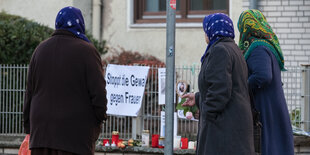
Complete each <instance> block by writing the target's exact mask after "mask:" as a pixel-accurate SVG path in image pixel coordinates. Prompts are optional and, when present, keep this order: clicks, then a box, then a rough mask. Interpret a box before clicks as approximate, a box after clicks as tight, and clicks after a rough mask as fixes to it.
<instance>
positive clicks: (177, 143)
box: [173, 136, 181, 149]
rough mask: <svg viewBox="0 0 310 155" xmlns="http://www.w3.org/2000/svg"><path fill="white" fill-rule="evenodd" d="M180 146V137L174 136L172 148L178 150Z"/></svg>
mask: <svg viewBox="0 0 310 155" xmlns="http://www.w3.org/2000/svg"><path fill="white" fill-rule="evenodd" d="M180 145H181V136H175V137H174V140H173V148H174V149H179V148H180Z"/></svg>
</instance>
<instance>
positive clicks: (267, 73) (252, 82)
mask: <svg viewBox="0 0 310 155" xmlns="http://www.w3.org/2000/svg"><path fill="white" fill-rule="evenodd" d="M266 50H267V49H265V48H264V47H262V46H259V47H257V48H255V49H254V50H253V51H252V53H251V55H250V56H249V58H248V59H247V64H248V69H249V73H250V75H249V78H248V83H249V86H250V88H252V89H257V88H262V87H264V86H265V85H268V84H269V83H270V82H271V80H272V64H271V63H272V62H271V57H270V55H269V54H268V52H267V51H266Z"/></svg>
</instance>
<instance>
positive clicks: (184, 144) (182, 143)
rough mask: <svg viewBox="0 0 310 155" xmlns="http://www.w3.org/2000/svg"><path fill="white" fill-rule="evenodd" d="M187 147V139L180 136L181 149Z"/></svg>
mask: <svg viewBox="0 0 310 155" xmlns="http://www.w3.org/2000/svg"><path fill="white" fill-rule="evenodd" d="M187 148H188V139H187V138H181V149H187Z"/></svg>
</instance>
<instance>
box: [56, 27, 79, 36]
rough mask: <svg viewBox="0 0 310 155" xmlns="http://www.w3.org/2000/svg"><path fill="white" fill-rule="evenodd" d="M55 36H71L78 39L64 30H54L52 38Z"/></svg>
mask: <svg viewBox="0 0 310 155" xmlns="http://www.w3.org/2000/svg"><path fill="white" fill-rule="evenodd" d="M56 35H65V36H71V37H74V38H78V37H76V36H75V35H74V34H73V33H72V32H70V31H67V30H64V29H58V30H55V31H54V33H53V34H52V36H56Z"/></svg>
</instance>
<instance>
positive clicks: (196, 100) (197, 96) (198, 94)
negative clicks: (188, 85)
mask: <svg viewBox="0 0 310 155" xmlns="http://www.w3.org/2000/svg"><path fill="white" fill-rule="evenodd" d="M199 98H200V93H199V92H196V93H195V104H196V105H197V107H198V109H199Z"/></svg>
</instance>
